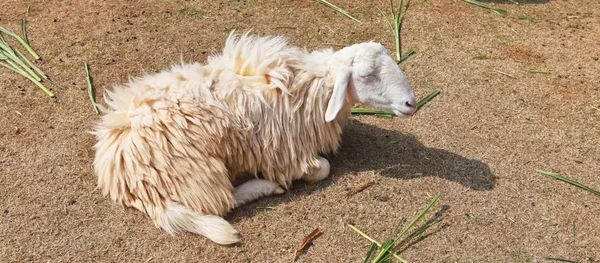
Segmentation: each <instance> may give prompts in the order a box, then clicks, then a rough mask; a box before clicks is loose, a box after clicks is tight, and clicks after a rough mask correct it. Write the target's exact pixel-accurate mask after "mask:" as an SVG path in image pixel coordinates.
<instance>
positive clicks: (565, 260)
mask: <svg viewBox="0 0 600 263" xmlns="http://www.w3.org/2000/svg"><path fill="white" fill-rule="evenodd" d="M544 258H545V259H548V260H555V261H562V262H570V263H580V262H579V261H575V260H570V259H566V258H554V257H544Z"/></svg>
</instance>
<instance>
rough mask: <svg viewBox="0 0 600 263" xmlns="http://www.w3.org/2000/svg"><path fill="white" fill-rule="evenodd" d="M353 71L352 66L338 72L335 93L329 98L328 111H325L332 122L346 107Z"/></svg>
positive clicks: (326, 116) (326, 118)
mask: <svg viewBox="0 0 600 263" xmlns="http://www.w3.org/2000/svg"><path fill="white" fill-rule="evenodd" d="M351 72H352V71H351V68H350V67H348V68H345V69H343V70H341V71H340V72H339V73H338V76H337V78H336V79H335V84H334V85H333V94H331V99H329V104H328V105H327V111H325V121H326V122H330V121H332V120H333V119H335V116H337V114H338V113H339V112H340V110H341V109H342V108H343V107H344V102H345V100H346V93H347V91H348V84H349V83H348V82H350V76H351Z"/></svg>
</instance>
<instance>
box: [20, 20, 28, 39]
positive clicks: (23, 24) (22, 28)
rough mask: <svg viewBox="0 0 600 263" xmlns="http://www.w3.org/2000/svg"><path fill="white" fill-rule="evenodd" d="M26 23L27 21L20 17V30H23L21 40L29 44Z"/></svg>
mask: <svg viewBox="0 0 600 263" xmlns="http://www.w3.org/2000/svg"><path fill="white" fill-rule="evenodd" d="M26 23H27V22H25V18H21V31H22V32H23V40H25V43H27V45H29V40H27V31H26V30H25V24H26Z"/></svg>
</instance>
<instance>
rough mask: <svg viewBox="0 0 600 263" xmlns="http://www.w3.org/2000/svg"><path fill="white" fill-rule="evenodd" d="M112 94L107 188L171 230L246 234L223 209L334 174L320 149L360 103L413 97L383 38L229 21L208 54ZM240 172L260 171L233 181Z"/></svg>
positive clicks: (331, 148) (105, 133)
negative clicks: (287, 31) (294, 35)
mask: <svg viewBox="0 0 600 263" xmlns="http://www.w3.org/2000/svg"><path fill="white" fill-rule="evenodd" d="M104 101H105V104H106V107H104V106H101V110H102V112H103V115H102V116H101V117H100V120H99V121H98V122H97V123H96V125H95V126H94V128H93V130H92V134H93V135H94V136H95V138H96V139H97V143H96V144H95V145H94V150H95V152H96V154H95V158H94V161H93V169H94V173H95V174H96V176H97V177H98V188H99V189H101V190H102V194H103V195H104V196H109V198H110V199H111V200H112V201H113V202H115V203H117V204H120V205H121V206H124V207H133V208H136V209H138V210H140V211H141V212H143V213H145V214H146V215H148V216H149V217H150V218H151V219H152V220H153V222H154V224H155V226H156V227H159V228H161V229H163V230H164V231H166V232H168V233H170V234H174V233H176V232H181V231H187V232H192V233H197V234H200V235H203V236H205V237H207V238H208V239H210V240H212V241H213V242H215V243H218V244H222V245H228V244H235V243H238V242H240V241H241V239H240V234H239V233H238V231H237V230H235V229H234V228H233V227H232V226H231V225H230V224H229V223H228V222H227V221H226V220H225V219H223V218H222V216H224V215H225V214H226V213H228V212H230V211H231V210H232V209H233V208H235V207H237V206H240V205H242V204H244V203H247V202H250V201H253V200H255V199H257V198H260V197H263V196H269V195H274V194H281V193H284V191H285V190H287V189H289V187H290V186H291V184H292V181H294V180H298V179H304V180H306V181H309V182H316V181H319V180H323V179H325V178H327V177H328V176H329V172H330V164H329V162H328V161H327V159H325V158H323V157H321V155H324V154H328V153H335V152H336V151H337V149H338V148H339V146H340V141H341V140H340V139H341V133H342V128H343V126H344V124H345V122H346V120H347V119H348V118H349V114H350V108H351V107H352V106H353V104H355V103H362V104H365V105H368V106H371V107H373V108H377V109H381V110H388V111H392V112H394V113H395V114H396V115H398V116H407V115H411V114H412V113H413V112H414V111H415V109H416V101H415V97H414V93H413V91H412V89H411V87H410V85H409V83H408V81H407V79H406V78H405V76H404V75H403V73H402V71H401V70H400V69H399V68H398V66H397V65H396V63H395V61H394V60H393V59H392V58H391V56H390V55H389V53H388V52H387V50H386V49H385V48H384V46H383V45H382V44H379V43H376V42H373V41H371V42H364V43H359V44H355V45H351V46H348V47H345V48H343V49H340V50H338V51H334V50H333V49H323V50H317V51H313V52H308V51H307V50H306V49H300V48H297V47H293V46H289V45H288V44H287V41H286V39H285V38H283V37H275V36H258V35H251V34H250V33H249V32H245V33H243V34H236V33H231V34H230V35H229V36H228V38H227V40H226V41H225V46H224V48H223V52H222V53H221V54H213V55H211V56H209V58H208V60H207V63H205V64H199V63H194V64H185V63H183V62H182V63H181V64H175V65H173V66H172V67H171V69H170V70H165V71H162V72H158V73H154V74H145V75H143V76H141V77H137V78H130V79H129V81H128V82H127V83H125V84H120V85H115V86H114V87H113V89H112V91H110V90H107V91H106V93H105V95H104ZM242 173H250V174H252V175H255V176H254V177H253V179H251V180H249V181H247V182H246V183H244V184H242V185H240V186H238V187H234V186H233V185H232V182H233V181H234V180H235V179H236V177H237V176H239V175H240V174H242ZM259 175H262V177H260V176H259Z"/></svg>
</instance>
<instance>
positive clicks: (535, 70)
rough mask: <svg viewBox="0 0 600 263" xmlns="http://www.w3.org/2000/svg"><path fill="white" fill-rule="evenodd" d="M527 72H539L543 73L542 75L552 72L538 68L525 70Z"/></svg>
mask: <svg viewBox="0 0 600 263" xmlns="http://www.w3.org/2000/svg"><path fill="white" fill-rule="evenodd" d="M527 72H529V73H539V74H544V75H550V74H552V73H550V72H548V71H543V70H539V69H530V70H527Z"/></svg>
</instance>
